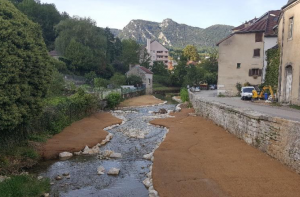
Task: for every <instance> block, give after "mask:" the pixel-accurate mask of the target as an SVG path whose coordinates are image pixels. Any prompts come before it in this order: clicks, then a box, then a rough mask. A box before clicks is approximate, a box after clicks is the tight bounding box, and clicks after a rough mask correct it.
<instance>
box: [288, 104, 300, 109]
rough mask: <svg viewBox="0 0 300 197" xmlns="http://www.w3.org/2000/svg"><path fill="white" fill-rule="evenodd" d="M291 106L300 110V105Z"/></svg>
mask: <svg viewBox="0 0 300 197" xmlns="http://www.w3.org/2000/svg"><path fill="white" fill-rule="evenodd" d="M290 108H292V109H297V110H300V106H299V105H290Z"/></svg>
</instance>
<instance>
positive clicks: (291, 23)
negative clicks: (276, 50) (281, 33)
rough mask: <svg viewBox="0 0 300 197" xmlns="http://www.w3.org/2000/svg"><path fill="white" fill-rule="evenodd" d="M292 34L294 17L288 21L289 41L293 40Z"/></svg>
mask: <svg viewBox="0 0 300 197" xmlns="http://www.w3.org/2000/svg"><path fill="white" fill-rule="evenodd" d="M293 33H294V17H292V18H290V20H289V39H292V38H293Z"/></svg>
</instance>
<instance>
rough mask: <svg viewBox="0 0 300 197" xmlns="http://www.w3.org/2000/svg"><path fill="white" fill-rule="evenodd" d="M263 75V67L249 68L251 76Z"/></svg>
mask: <svg viewBox="0 0 300 197" xmlns="http://www.w3.org/2000/svg"><path fill="white" fill-rule="evenodd" d="M261 75H262V69H259V68H252V69H250V70H249V76H250V77H251V76H261Z"/></svg>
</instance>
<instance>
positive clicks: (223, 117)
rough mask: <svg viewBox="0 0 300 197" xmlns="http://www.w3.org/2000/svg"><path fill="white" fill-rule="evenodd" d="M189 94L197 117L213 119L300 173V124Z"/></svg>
mask: <svg viewBox="0 0 300 197" xmlns="http://www.w3.org/2000/svg"><path fill="white" fill-rule="evenodd" d="M189 95H190V100H191V102H192V104H193V106H194V108H195V110H196V113H197V115H201V116H203V117H205V118H208V119H211V120H212V121H214V122H215V123H216V124H217V125H219V126H221V127H223V128H225V129H226V130H227V131H228V132H230V133H231V134H233V135H235V136H236V137H238V138H240V139H242V140H244V141H245V142H246V143H248V144H249V145H252V146H254V147H256V148H258V149H260V150H261V151H263V152H265V153H267V154H268V155H270V156H271V157H273V158H276V159H277V160H279V161H281V162H282V163H284V164H286V165H287V166H289V167H291V168H292V169H294V170H296V171H297V172H298V173H300V122H294V121H289V120H285V119H281V118H274V117H269V116H266V115H264V114H260V113H256V112H254V111H250V110H247V109H241V108H234V107H232V106H228V105H225V104H222V103H218V102H211V101H209V100H206V99H208V98H203V97H200V95H196V94H194V93H191V92H190V93H189Z"/></svg>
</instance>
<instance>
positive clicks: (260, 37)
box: [255, 33, 263, 42]
mask: <svg viewBox="0 0 300 197" xmlns="http://www.w3.org/2000/svg"><path fill="white" fill-rule="evenodd" d="M262 41H263V33H256V34H255V42H262Z"/></svg>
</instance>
